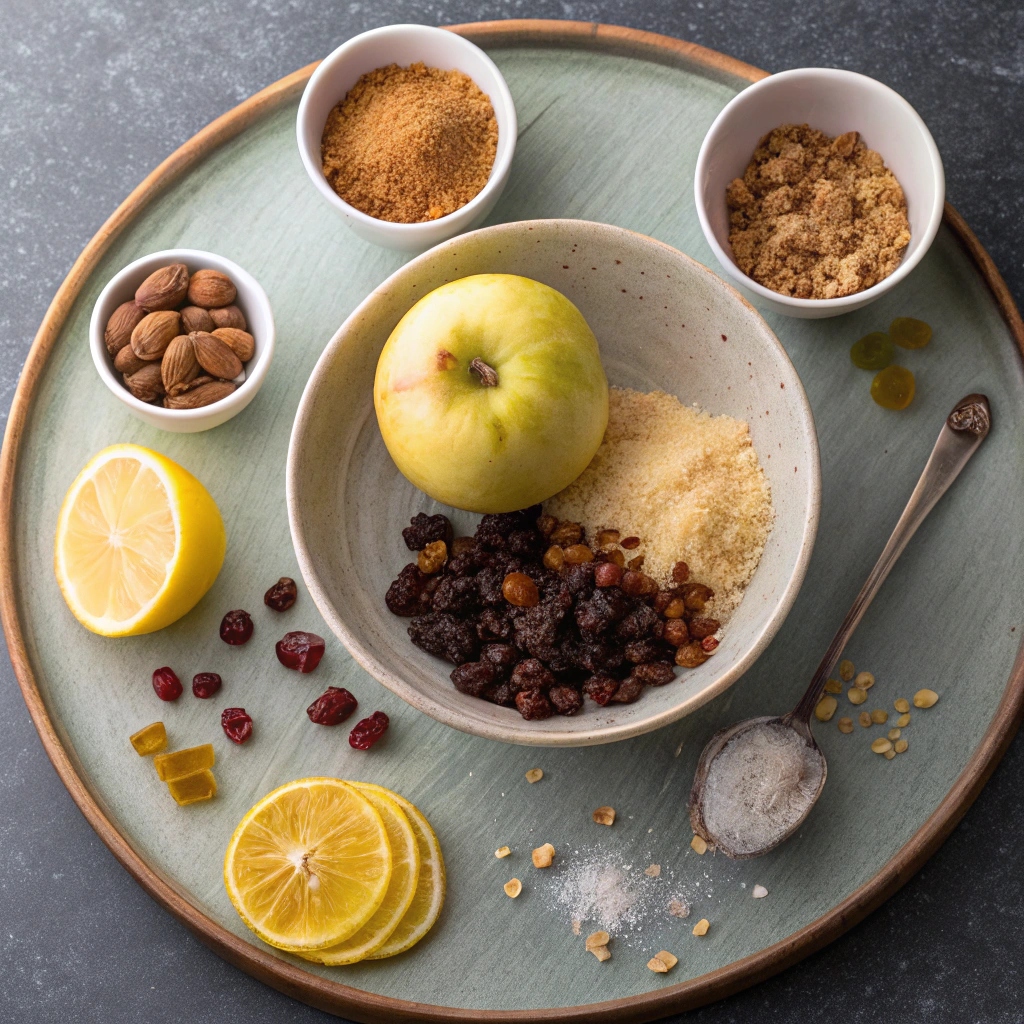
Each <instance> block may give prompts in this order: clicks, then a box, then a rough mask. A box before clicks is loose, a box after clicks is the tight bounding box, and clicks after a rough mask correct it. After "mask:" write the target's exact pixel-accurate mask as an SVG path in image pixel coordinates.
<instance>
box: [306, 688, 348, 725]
mask: <svg viewBox="0 0 1024 1024" xmlns="http://www.w3.org/2000/svg"><path fill="white" fill-rule="evenodd" d="M358 703H359V702H358V701H357V700H356V699H355V697H354V696H353V695H352V694H351V693H349V692H348V690H346V689H345V688H344V687H343V686H328V687H327V689H326V690H325V691H324V692H323V693H322V694H320V696H319V697H317V699H316V700H315V701H313V703H312V704H310V705H309V707H308V708H306V714H307V715H309V720H310V721H311V722H316V724H317V725H337V724H338V723H339V722H344V721H345V719H346V718H348V716H349V715H351V714H352V712H353V711H355V709H356V707H357V705H358Z"/></svg>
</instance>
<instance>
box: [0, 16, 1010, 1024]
mask: <svg viewBox="0 0 1024 1024" xmlns="http://www.w3.org/2000/svg"><path fill="white" fill-rule="evenodd" d="M451 31H454V32H458V33H459V34H460V35H463V36H466V37H467V38H469V39H471V40H472V41H473V42H475V43H477V44H478V45H480V46H483V47H487V46H496V47H509V46H517V45H518V46H552V47H569V48H577V49H592V50H599V51H602V52H605V53H618V54H621V55H624V56H632V57H636V58H639V59H644V60H651V61H654V62H657V63H663V64H669V65H673V66H682V67H686V66H690V67H694V66H696V67H698V68H700V69H701V70H702V71H703V72H704V73H706V74H711V75H713V76H716V77H722V78H724V79H729V78H733V79H736V78H738V79H743V80H746V81H750V82H754V81H758V80H759V79H762V78H765V77H767V75H768V72H765V71H761V70H760V69H758V68H755V67H752V66H751V65H749V64H745V63H743V62H742V61H738V60H735V59H734V58H732V57H728V56H726V55H725V54H721V53H718V52H716V51H714V50H709V49H707V48H705V47H702V46H698V45H696V44H695V43H689V42H685V41H683V40H679V39H673V38H671V37H669V36H663V35H658V34H655V33H652V32H643V31H640V30H638V29H631V28H624V27H620V26H614V25H604V24H600V23H597V22H578V21H553V20H552V21H549V20H543V19H513V20H508V21H490V22H475V23H471V24H465V25H455V26H451ZM316 66H317V64H316V63H313V64H309V65H307V66H306V67H304V68H301V69H300V70H298V71H296V72H294V73H293V74H291V75H288V76H286V77H285V78H282V79H280V80H278V81H277V82H274V83H273V84H272V85H270V86H268V87H267V88H265V89H263V90H261V91H260V92H258V93H256V94H255V95H253V96H251V97H250V98H249V99H247V100H245V101H244V102H243V103H241V104H239V105H238V106H236V107H235V108H233V109H232V110H229V111H228V112H227V113H225V114H223V115H222V116H221V117H219V118H217V119H216V120H215V121H213V122H211V123H210V124H209V125H207V126H206V127H205V128H204V129H202V130H201V131H200V132H198V133H197V134H196V135H195V136H193V137H192V138H191V139H189V140H188V141H187V142H186V143H185V144H184V145H182V146H181V147H179V148H178V149H177V150H176V151H175V152H174V153H172V154H171V155H170V156H169V157H168V158H167V159H166V160H164V161H163V163H161V164H160V165H159V166H158V167H157V168H156V169H155V170H154V171H153V172H152V173H151V174H149V175H148V176H147V177H146V178H145V179H144V180H143V181H142V183H141V184H140V185H139V186H138V187H137V188H136V189H135V190H134V191H133V192H132V193H131V194H130V195H129V196H128V198H127V199H125V201H124V202H123V203H122V204H121V205H120V206H119V207H118V208H117V210H115V211H114V213H113V214H112V215H111V216H110V217H109V218H108V219H107V221H106V223H104V224H103V226H102V227H101V228H100V230H99V231H98V232H97V233H96V235H95V236H94V237H93V238H92V239H91V241H90V242H89V244H88V245H87V246H86V247H85V249H84V250H83V251H82V254H81V255H80V256H79V257H78V259H77V260H76V261H75V263H74V264H73V266H72V268H71V270H70V271H69V273H68V275H67V277H66V278H65V279H64V281H63V283H62V284H61V286H60V288H59V289H58V291H57V293H56V295H55V296H54V298H53V301H52V302H51V303H50V306H49V308H48V309H47V311H46V315H45V316H44V318H43V321H42V324H41V325H40V327H39V330H38V332H37V333H36V336H35V339H34V340H33V342H32V346H31V348H30V350H29V354H28V357H27V359H26V362H25V367H24V369H23V371H22V374H21V377H20V379H19V381H18V387H17V390H16V391H15V395H14V399H13V401H12V404H11V411H10V416H9V419H8V421H7V427H6V430H5V433H4V442H3V450H2V453H0V625H2V627H3V630H4V634H5V636H6V639H7V645H8V650H9V652H10V658H11V662H12V665H13V667H14V672H15V676H16V677H17V680H18V684H19V686H20V688H21V692H22V695H23V697H24V699H25V703H26V705H27V706H28V710H29V714H30V715H31V716H32V721H33V723H34V724H35V727H36V729H37V731H38V732H39V737H40V739H41V741H42V744H43V748H44V749H45V751H46V753H47V755H48V756H49V758H50V760H51V762H52V763H53V766H54V768H55V769H56V770H57V774H58V775H59V776H60V778H61V781H62V782H63V783H64V785H65V786H66V787H67V789H68V791H69V793H70V794H71V797H72V799H73V800H74V801H75V803H76V804H77V805H78V808H79V810H81V812H82V814H83V815H84V816H85V818H86V820H87V821H88V822H89V824H90V825H92V827H93V828H94V829H95V831H96V833H97V834H98V835H99V837H100V839H102V840H103V842H104V844H105V845H106V846H107V848H108V849H109V850H110V851H111V853H112V854H113V855H114V856H115V857H116V858H117V860H118V861H119V862H120V863H121V864H122V866H123V867H124V868H125V869H126V870H127V871H128V873H129V874H130V875H131V876H132V877H133V878H134V879H135V880H136V881H137V882H138V883H139V885H141V886H142V887H143V889H145V890H146V892H148V893H149V895H150V896H152V897H153V898H154V899H155V900H156V901H157V902H158V903H160V904H161V905H162V906H163V907H165V908H166V909H167V910H169V911H170V912H171V913H172V914H173V915H174V916H175V917H176V918H177V919H178V920H179V921H181V922H182V923H183V924H184V925H185V926H186V927H188V928H189V930H190V931H192V932H193V933H194V934H195V935H196V936H197V937H198V938H199V939H200V940H201V941H202V942H203V943H204V944H205V945H207V946H209V947H210V948H211V949H212V950H213V951H214V952H216V953H217V954H218V955H219V956H221V957H223V958H224V959H225V960H227V961H228V962H229V963H231V964H233V965H234V966H236V967H239V968H241V969H242V970H243V971H245V972H246V973H248V974H250V975H252V976H253V977H254V978H257V979H258V980H260V981H262V982H264V983H266V984H268V985H271V986H273V987H274V988H275V989H277V990H278V991H280V992H283V993H285V994H286V995H289V996H292V997H293V998H295V999H299V1000H301V1001H303V1002H305V1003H307V1004H309V1005H311V1006H315V1007H317V1008H319V1009H322V1010H325V1011H327V1012H330V1013H334V1014H338V1015H344V1016H350V1017H354V1018H355V1019H356V1020H359V1021H365V1022H369V1024H378V1022H379V1024H393V1022H398V1021H423V1020H426V1021H438V1022H450V1021H472V1022H480V1024H483V1022H490V1021H501V1022H524V1024H525V1022H541V1021H544V1022H568V1021H572V1022H596V1021H601V1022H620V1021H648V1020H654V1019H657V1018H658V1017H662V1016H664V1015H667V1014H670V1013H679V1012H682V1011H685V1010H690V1009H694V1008H696V1007H698V1006H703V1005H705V1004H707V1003H710V1002H713V1001H715V1000H717V999H721V998H724V997H725V996H728V995H731V994H733V993H735V992H738V991H740V990H741V989H744V988H747V987H748V986H750V985H753V984H755V983H757V982H759V981H763V980H764V979H766V978H769V977H771V976H772V975H774V974H776V973H778V972H779V971H782V970H784V969H785V968H786V967H789V966H791V965H793V964H795V963H797V962H798V961H799V960H801V959H803V958H804V957H805V956H807V955H809V954H810V953H812V952H815V951H816V950H818V949H821V948H822V947H823V946H825V945H827V944H828V943H829V942H831V941H833V940H834V939H836V938H838V936H840V935H841V934H842V933H843V932H845V931H847V930H848V929H849V928H851V927H852V926H853V925H855V924H857V923H858V922H859V921H861V920H862V919H863V918H864V917H866V916H867V915H868V914H869V913H870V912H871V911H872V910H874V909H875V908H877V907H878V906H880V905H881V904H882V903H883V902H884V901H885V900H886V899H888V898H889V897H890V896H891V895H892V894H893V893H895V892H896V891H897V890H898V889H899V888H900V887H901V886H903V885H904V884H905V883H906V882H907V881H908V879H909V878H910V877H911V876H912V875H913V874H914V873H915V872H917V871H918V870H919V869H920V868H921V866H922V865H923V864H924V863H925V861H926V860H927V859H928V858H929V857H930V856H931V855H932V854H933V853H934V852H935V850H936V849H938V847H939V846H940V845H941V844H942V842H943V841H944V840H945V839H946V837H947V836H948V835H949V834H950V832H952V830H953V829H954V828H955V827H956V825H957V824H958V822H959V821H960V819H961V818H962V817H963V815H964V814H965V813H966V811H967V809H968V808H969V807H970V805H971V804H972V803H973V802H974V800H975V798H976V797H977V795H978V793H979V792H980V791H981V789H982V787H983V786H984V785H985V783H986V782H987V781H988V778H989V776H990V775H991V774H992V772H993V771H994V769H995V767H996V765H997V764H998V763H999V761H1000V759H1001V758H1002V756H1003V754H1004V753H1005V751H1006V749H1007V747H1008V746H1009V744H1010V741H1011V740H1012V739H1013V737H1014V735H1015V734H1016V732H1017V729H1018V727H1019V726H1020V723H1021V719H1022V717H1024V643H1022V646H1021V648H1020V649H1019V650H1018V654H1017V658H1016V660H1015V662H1014V666H1013V669H1012V672H1011V674H1010V678H1009V680H1008V681H1007V685H1006V689H1005V691H1004V693H1003V698H1002V700H1001V702H1000V704H999V707H998V709H997V710H996V713H995V715H994V716H993V718H992V721H991V723H990V725H989V727H988V730H987V731H986V733H985V735H984V737H983V738H982V741H981V743H980V744H979V746H978V748H977V749H976V750H975V752H974V754H973V755H972V756H971V758H970V760H969V761H968V762H967V764H966V766H965V767H964V770H963V771H962V773H961V774H960V776H959V777H958V778H957V779H956V781H955V782H954V784H953V786H952V787H951V788H950V790H949V792H948V793H947V794H946V796H945V797H944V799H943V800H942V802H941V803H940V804H939V806H938V807H937V808H936V809H935V811H934V812H933V813H932V815H931V816H930V817H929V818H928V819H927V820H926V821H925V823H924V824H923V825H922V826H921V828H920V829H919V830H918V831H917V832H916V833H915V834H914V835H913V836H912V837H911V838H910V840H908V842H907V843H906V844H905V845H904V846H903V847H901V849H900V850H898V851H897V853H896V854H895V856H894V857H893V858H892V859H891V860H890V861H889V862H888V863H887V864H886V865H885V866H884V867H883V868H882V870H881V871H880V872H879V873H878V874H877V875H875V876H874V877H873V878H872V879H870V880H869V881H867V882H865V883H864V884H863V885H862V886H861V887H860V888H859V889H857V890H856V891H854V892H853V893H851V894H850V895H849V896H848V897H847V898H846V899H845V900H843V901H842V902H841V903H839V904H837V905H836V906H835V907H833V908H832V910H830V911H829V912H828V913H826V914H823V915H822V916H821V917H819V918H817V919H816V920H815V921H812V922H811V923H810V924H808V925H806V926H804V927H803V928H801V929H799V930H798V931H796V932H794V933H793V934H792V935H790V936H788V937H787V938H785V939H783V940H782V941H780V942H777V943H775V944H774V945H772V946H768V947H766V948H765V949H762V950H760V951H759V952H757V953H754V954H751V955H750V956H748V957H744V958H743V959H741V960H737V961H735V962H733V963H731V964H728V965H727V966H725V967H721V968H719V969H717V970H715V971H711V972H708V973H707V974H703V975H700V976H699V977H696V978H693V979H690V980H689V981H686V982H683V983H681V984H679V985H674V986H671V987H668V988H664V989H660V990H657V991H652V992H647V993H644V994H642V995H639V996H630V997H626V998H623V999H616V1000H611V1001H607V1002H601V1003H591V1004H587V1005H583V1006H575V1007H556V1008H550V1009H541V1010H477V1009H463V1008H458V1007H444V1006H435V1005H431V1004H426V1003H418V1002H411V1001H408V1000H400V999H393V998H391V997H388V996H381V995H377V994H375V993H372V992H366V991H363V990H361V989H357V988H352V987H351V986H347V985H342V984H339V983H337V982H333V981H329V980H327V979H324V978H321V977H319V976H318V975H314V974H309V973H307V972H306V971H304V970H302V969H301V968H298V967H295V966H293V965H292V964H290V963H287V962H285V961H283V960H279V959H277V958H276V957H274V956H273V955H271V954H270V953H268V952H266V951H264V950H262V949H259V948H258V947H256V946H254V945H252V944H250V943H249V942H247V941H246V940H245V939H241V938H239V937H238V936H236V935H234V934H233V933H231V932H229V931H227V930H226V929H225V928H223V927H221V926H220V925H219V924H217V923H216V922H215V921H213V920H211V919H210V918H208V917H207V916H206V915H205V914H204V913H202V911H200V910H199V909H198V908H197V907H195V906H194V905H193V904H192V903H190V902H189V901H188V899H187V898H186V897H185V896H184V895H183V894H182V893H181V892H180V891H179V890H178V888H177V886H175V885H174V884H173V883H172V882H171V881H170V879H168V878H166V877H165V876H164V875H163V874H162V873H160V872H158V871H157V870H155V869H154V868H152V867H150V866H149V865H148V864H147V863H146V862H145V861H144V860H143V859H142V857H141V856H140V855H139V854H138V853H137V852H136V851H135V850H134V849H133V847H132V846H131V845H130V843H129V842H128V840H127V839H126V838H125V837H124V836H122V835H121V833H120V832H119V831H118V830H117V828H116V827H115V826H114V824H113V823H112V822H111V821H110V819H109V818H108V817H107V815H106V813H105V811H104V809H103V808H102V806H101V805H100V803H99V801H98V800H97V798H96V797H95V796H94V795H93V794H92V793H91V792H90V790H89V789H88V787H87V786H86V784H85V782H84V781H83V779H82V778H81V777H80V776H79V775H78V772H77V771H76V769H75V766H74V764H73V762H72V760H71V758H70V756H69V754H68V752H67V751H66V750H65V749H64V746H63V744H62V743H61V741H60V738H59V737H58V735H57V732H56V729H55V728H54V725H53V722H52V721H51V720H50V716H49V714H48V712H47V710H46V707H45V705H44V703H43V699H42V695H41V693H40V691H39V688H38V686H37V684H36V680H35V677H34V675H33V672H32V667H31V664H30V662H29V658H28V652H27V648H26V645H25V639H24V635H23V633H22V629H21V623H20V621H19V617H18V612H17V602H16V599H15V588H14V573H13V570H12V566H13V555H14V522H13V504H14V484H15V479H16V474H17V468H18V454H19V450H20V445H21V439H22V435H23V433H24V430H25V426H26V424H27V421H28V417H29V413H30V409H31V403H32V400H33V398H34V397H35V393H36V388H37V385H38V384H39V381H40V380H41V378H42V373H43V368H44V366H45V364H46V360H47V359H48V358H49V355H50V352H51V350H52V349H53V346H54V344H55V342H56V340H57V338H58V337H59V335H60V332H61V329H62V328H63V326H64V322H65V320H66V319H67V317H68V315H69V313H70V311H71V308H72V306H73V305H74V302H75V300H76V299H77V297H78V295H79V293H80V292H81V290H82V288H83V286H84V284H85V282H86V281H87V280H88V278H89V276H90V274H91V273H92V272H93V270H94V269H95V267H96V266H97V264H98V263H99V261H100V259H101V258H102V256H103V255H104V253H105V252H106V251H107V249H108V248H109V247H110V245H111V244H112V243H113V242H114V240H115V239H116V238H117V237H118V236H119V235H120V234H121V232H122V231H123V230H124V229H125V228H126V227H128V225H129V224H131V223H132V221H133V220H134V218H135V217H136V216H137V215H138V214H139V213H141V212H142V211H143V210H144V209H145V208H146V207H147V206H148V205H149V204H150V203H151V202H152V201H153V200H154V199H155V198H156V197H157V196H159V195H160V194H161V193H162V192H163V191H164V190H165V189H166V188H168V187H169V186H170V185H171V184H173V183H174V182H175V181H176V180H177V179H178V178H180V177H181V176H182V175H184V174H185V173H186V172H187V171H188V170H189V169H191V168H192V167H193V166H194V165H195V164H197V163H199V162H200V161H201V160H202V159H204V158H205V157H206V156H208V155H209V154H210V153H211V152H212V151H213V150H215V149H216V148H217V147H218V146H220V145H221V144H222V143H224V142H226V141H228V140H229V139H231V138H233V137H234V136H236V135H238V134H240V133H241V132H242V131H243V130H244V129H246V128H247V127H248V126H249V125H251V124H253V123H254V122H255V121H258V120H259V119H261V118H262V117H263V116H265V115H267V114H269V113H271V112H273V111H274V110H275V109H277V108H278V107H280V106H282V105H283V104H285V103H286V102H288V101H289V100H291V99H292V98H293V97H294V96H296V95H297V94H298V93H300V92H301V91H302V89H303V87H304V86H305V84H306V82H307V81H308V79H309V76H310V75H311V74H312V73H313V70H314V69H315V68H316ZM943 220H944V222H945V224H946V225H947V226H948V227H949V228H950V229H951V230H952V232H953V233H954V235H956V237H957V238H958V240H959V241H960V243H961V245H962V246H963V247H964V249H965V250H966V252H967V254H968V255H969V256H970V258H971V259H972V261H973V262H974V264H975V265H976V267H977V269H978V271H979V273H980V274H981V276H982V278H983V279H984V281H985V283H986V284H987V285H988V287H989V288H990V290H991V292H992V295H993V298H994V299H995V301H996V304H997V305H998V307H999V309H1000V311H1001V313H1002V315H1003V317H1004V319H1005V321H1006V324H1007V326H1008V328H1009V330H1010V333H1011V334H1012V335H1013V338H1014V340H1015V341H1016V343H1017V347H1018V350H1019V352H1020V353H1021V355H1022V357H1024V321H1022V318H1021V314H1020V312H1019V310H1018V309H1017V306H1016V303H1015V302H1014V299H1013V296H1012V295H1011V294H1010V291H1009V289H1008V288H1007V286H1006V283H1005V282H1004V281H1003V278H1002V276H1001V275H1000V274H999V271H998V270H997V269H996V266H995V264H994V263H993V261H992V259H991V257H990V256H989V255H988V253H987V252H986V250H985V248H984V247H983V246H982V244H981V242H980V241H979V240H978V238H977V237H976V236H975V234H974V232H973V231H971V229H970V228H969V227H968V225H967V223H966V222H965V221H964V219H963V218H962V217H961V216H960V214H959V213H957V212H956V210H954V209H953V207H952V206H951V205H950V204H949V203H947V204H946V207H945V213H944V217H943Z"/></svg>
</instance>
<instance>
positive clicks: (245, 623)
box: [220, 608, 252, 647]
mask: <svg viewBox="0 0 1024 1024" xmlns="http://www.w3.org/2000/svg"><path fill="white" fill-rule="evenodd" d="M251 636H252V618H251V617H250V615H249V613H248V612H244V611H242V609H241V608H238V609H236V610H235V611H233V612H228V613H227V615H225V616H224V618H223V619H221V620H220V638H221V640H223V641H224V643H226V644H231V646H232V647H239V646H241V645H242V644H244V643H247V642H248V640H249V638H250V637H251Z"/></svg>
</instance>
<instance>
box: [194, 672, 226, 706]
mask: <svg viewBox="0 0 1024 1024" xmlns="http://www.w3.org/2000/svg"><path fill="white" fill-rule="evenodd" d="M220 684H221V678H220V676H219V675H217V673H216V672H200V673H199V674H198V675H196V676H193V677H192V692H193V693H194V694H195V695H196V696H197V697H200V698H202V699H203V700H206V699H207V698H208V697H212V696H213V695H214V694H215V693H216V692H217V691H218V690H219V689H220Z"/></svg>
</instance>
